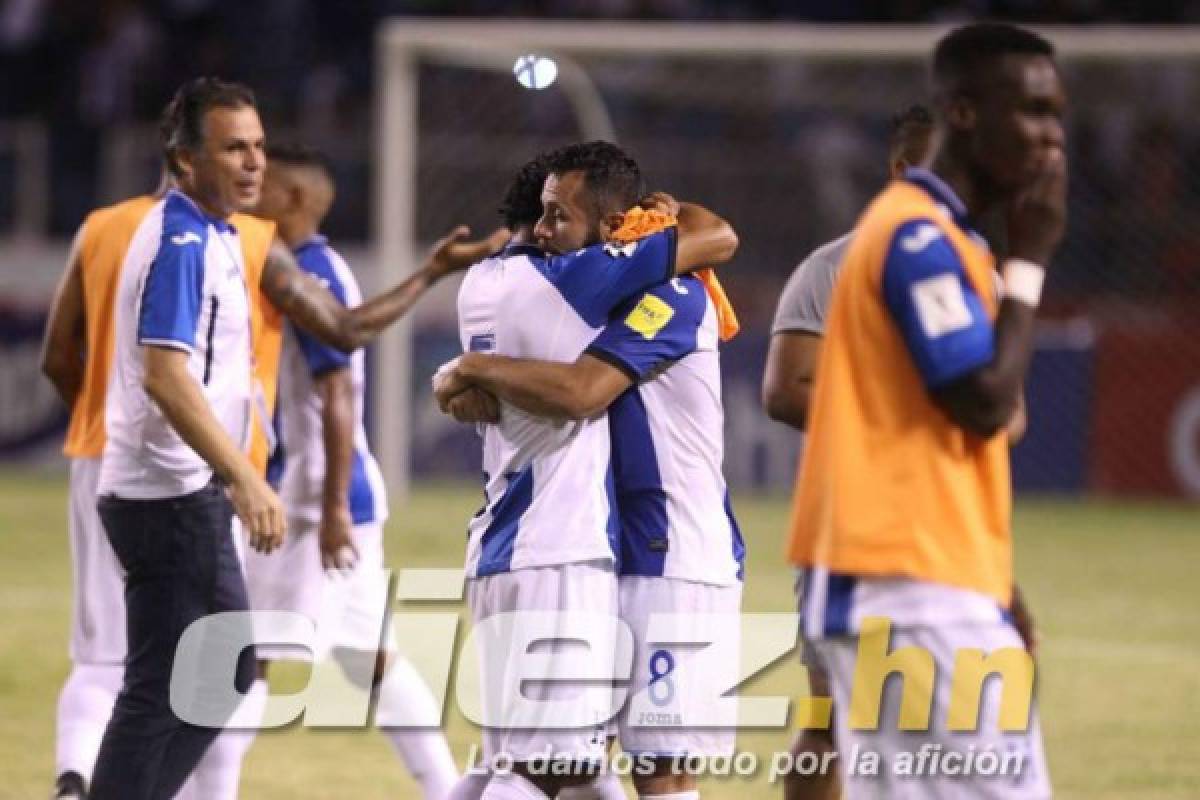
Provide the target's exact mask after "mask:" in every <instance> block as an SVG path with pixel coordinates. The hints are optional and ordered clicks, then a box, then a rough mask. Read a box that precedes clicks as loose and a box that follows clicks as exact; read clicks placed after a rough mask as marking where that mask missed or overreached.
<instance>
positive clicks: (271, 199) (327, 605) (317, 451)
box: [246, 146, 458, 800]
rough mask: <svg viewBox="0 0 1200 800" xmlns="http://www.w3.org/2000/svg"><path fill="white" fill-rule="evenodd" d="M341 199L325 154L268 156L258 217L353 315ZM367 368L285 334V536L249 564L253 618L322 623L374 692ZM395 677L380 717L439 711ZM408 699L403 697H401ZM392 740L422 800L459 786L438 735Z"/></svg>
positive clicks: (291, 150)
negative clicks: (324, 226) (263, 615)
mask: <svg viewBox="0 0 1200 800" xmlns="http://www.w3.org/2000/svg"><path fill="white" fill-rule="evenodd" d="M334 191H335V189H334V183H333V177H332V175H331V174H330V172H329V169H328V166H327V165H326V163H325V161H324V160H323V159H322V158H321V156H320V155H319V154H317V153H315V152H314V151H311V150H308V149H306V148H302V147H296V146H282V147H272V148H270V149H269V151H268V168H267V177H266V180H265V182H264V185H263V194H262V201H261V202H260V204H259V206H258V213H259V214H261V215H262V216H264V217H266V218H267V219H270V220H272V221H274V222H275V223H276V224H277V226H278V230H279V236H280V238H281V239H282V240H283V241H284V242H286V243H287V245H288V246H289V247H290V248H292V251H293V252H294V253H295V256H296V260H297V261H298V262H299V264H300V266H301V268H302V269H304V270H305V271H307V272H308V273H309V274H311V275H313V276H315V277H316V278H318V279H319V280H321V281H322V283H324V284H325V285H327V286H328V288H329V289H330V291H332V292H333V294H334V296H335V297H337V298H338V299H339V300H341V301H342V302H343V303H345V304H346V305H347V306H350V307H353V306H356V305H358V304H359V303H360V302H361V301H362V297H361V294H360V292H359V288H358V284H357V282H356V281H355V278H354V275H353V273H352V272H351V271H350V268H349V267H348V266H347V265H346V262H345V261H344V260H343V259H342V258H341V256H340V255H339V254H338V253H337V252H336V251H334V250H333V248H331V247H330V246H329V244H328V243H327V242H326V240H325V238H324V237H322V236H321V235H320V233H319V229H320V223H321V221H322V220H323V219H324V218H325V216H326V214H327V213H328V212H329V209H330V207H331V206H332V203H333V199H334ZM441 266H442V265H441V264H439V267H441ZM363 361H364V356H363V354H362V353H361V352H357V353H354V354H353V355H349V356H348V355H346V354H345V353H343V352H341V351H340V350H337V349H336V348H333V347H330V346H328V345H326V344H323V343H321V342H320V341H318V340H317V339H315V338H314V337H312V336H311V335H310V334H308V333H306V332H304V331H303V330H300V329H298V328H296V327H295V326H294V325H291V326H289V327H288V331H287V336H286V339H285V340H284V349H283V359H282V369H281V370H280V374H279V382H280V400H279V404H278V409H279V410H278V425H279V430H280V433H281V441H280V445H281V446H280V448H279V450H278V451H277V452H278V453H279V455H280V456H281V458H280V459H279V460H278V462H279V464H278V465H279V466H280V467H281V469H282V472H281V474H282V481H281V484H280V496H281V497H282V499H283V502H284V507H285V509H286V511H287V516H288V531H289V537H288V539H287V541H286V542H285V543H284V545H283V548H282V549H281V551H280V552H278V553H273V554H271V555H263V554H260V553H253V552H251V553H247V555H246V584H247V587H248V589H249V594H250V604H251V607H253V608H254V609H256V610H258V609H263V610H283V611H299V612H302V613H304V614H307V615H308V616H309V617H310V618H311V619H312V620H313V621H314V623H316V624H317V633H318V636H323V639H322V641H321V642H319V644H318V647H317V653H316V657H318V658H321V657H324V655H325V654H326V653H327V651H328V650H330V649H332V654H333V656H334V658H335V659H336V660H338V661H339V663H341V664H342V665H343V666H344V667H345V668H346V671H347V675H348V677H349V678H350V679H351V680H354V679H355V676H356V675H358V674H361V673H363V672H364V670H363V669H362V665H363V664H366V663H372V664H375V666H374V667H372V668H369V669H366V670H365V673H366V676H367V678H368V681H369V680H370V676H371V675H372V671H373V672H374V680H375V682H376V683H378V681H379V680H380V679H382V676H383V671H384V669H385V664H384V655H385V654H384V653H383V652H380V653H378V663H377V664H376V663H375V662H376V657H377V652H376V651H377V650H379V643H380V633H381V631H380V625H379V622H380V615H381V613H382V611H383V609H386V608H387V606H388V585H387V577H386V573H385V572H384V561H383V524H384V521H385V520H386V518H387V498H386V494H385V491H386V490H385V487H384V484H383V478H382V475H381V474H380V472H379V467H378V466H377V464H376V463H375V459H374V457H373V456H372V455H371V452H370V449H369V447H368V445H367V435H366V430H365V428H364V427H363V402H364V390H365V375H364V368H363ZM273 466H276V463H275V462H274V461H273ZM389 644H390V645H391V646H392V647H394V644H393V643H390V641H389ZM258 652H259V657H260V658H261V659H263V660H264V662H265V661H266V660H268V659H280V658H295V656H294V655H291V654H290V653H289V652H288V651H287V650H283V651H277V650H276V649H273V648H271V647H270V646H260V647H259V648H258ZM263 666H264V670H260V674H262V672H264V671H265V664H264V665H263ZM388 668H389V669H390V670H392V671H393V674H392V676H391V678H390V679H389V682H388V689H389V696H388V697H384V698H381V706H382V704H384V703H391V704H399V705H401V706H402V707H404V708H405V709H407V710H409V711H412V710H413V709H415V708H418V707H419V708H422V709H429V708H433V705H434V703H433V698H432V695H431V694H430V692H429V690H428V688H426V686H425V685H424V684H423V683H422V682H421V679H420V677H419V676H418V675H417V673H416V672H415V670H413V669H412V667H411V665H410V664H409V663H408V662H407V661H406V660H405V659H403V658H400V659H394V663H393V664H391V666H390V667H388ZM398 677H402V678H403V680H399V679H398ZM364 688H369V684H368V686H367V687H364ZM400 690H403V696H400V695H398V694H396V692H399V691H400ZM381 710H384V709H382V708H381ZM384 732H385V734H386V735H387V737H388V739H389V741H390V742H391V743H392V745H393V746H394V747H395V748H396V750H397V752H398V753H399V754H400V756H401V758H402V759H403V760H404V762H405V764H406V766H407V767H408V770H409V772H411V773H412V774H413V776H414V777H415V778H416V779H417V780H418V782H419V783H420V784H421V786H422V789H423V791H424V796H425V797H426V798H431V799H432V800H440V798H442V797H444V796H445V794H446V793H447V792H448V791H449V789H450V788H451V787H452V786H453V784H454V783H455V782H456V781H457V780H458V770H457V769H456V768H455V765H454V761H453V759H452V757H451V755H450V750H449V748H448V747H447V745H446V740H445V737H444V736H443V735H442V733H441V732H440V731H423V730H418V729H385V731H384Z"/></svg>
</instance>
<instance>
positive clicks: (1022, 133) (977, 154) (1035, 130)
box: [971, 55, 1067, 192]
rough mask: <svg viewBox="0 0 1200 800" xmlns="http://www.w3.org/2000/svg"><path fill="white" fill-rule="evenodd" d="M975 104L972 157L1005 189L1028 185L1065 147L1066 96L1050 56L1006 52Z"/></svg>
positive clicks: (1011, 190)
mask: <svg viewBox="0 0 1200 800" xmlns="http://www.w3.org/2000/svg"><path fill="white" fill-rule="evenodd" d="M978 94H979V97H978V98H977V100H976V103H975V112H976V116H975V129H974V131H973V134H972V144H971V149H972V157H973V160H974V161H975V163H976V164H977V165H978V166H979V167H981V168H982V170H983V171H984V173H985V174H986V175H987V176H988V178H989V180H991V182H992V183H993V184H995V185H996V186H998V187H999V188H1001V189H1003V190H1005V191H1006V192H1016V191H1019V190H1020V189H1022V188H1024V187H1026V186H1028V185H1029V184H1030V182H1031V181H1033V179H1034V178H1036V177H1037V175H1038V174H1039V173H1040V172H1041V171H1042V170H1043V169H1044V168H1045V165H1046V163H1047V161H1048V159H1049V158H1050V156H1051V154H1052V153H1053V152H1055V151H1059V152H1061V151H1062V149H1063V142H1064V134H1063V125H1062V118H1063V112H1064V111H1065V109H1066V104H1067V97H1066V93H1065V91H1064V90H1063V86H1062V82H1061V81H1060V80H1059V77H1058V69H1057V68H1056V67H1055V65H1054V62H1053V61H1052V60H1051V59H1050V58H1048V57H1046V56H1018V55H1009V56H1005V57H1003V58H1002V59H1001V60H1000V61H999V63H998V68H997V69H996V70H995V72H994V75H993V77H992V78H991V79H990V83H988V84H986V85H985V86H984V87H982V88H981V90H980V91H979V93H978Z"/></svg>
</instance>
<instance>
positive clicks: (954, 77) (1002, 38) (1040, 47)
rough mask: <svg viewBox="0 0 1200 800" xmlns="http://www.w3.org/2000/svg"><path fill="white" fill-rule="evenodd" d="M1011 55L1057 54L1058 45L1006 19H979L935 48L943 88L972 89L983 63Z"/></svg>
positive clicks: (936, 80)
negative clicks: (988, 20) (1011, 23)
mask: <svg viewBox="0 0 1200 800" xmlns="http://www.w3.org/2000/svg"><path fill="white" fill-rule="evenodd" d="M1007 55H1027V56H1046V57H1048V58H1053V57H1054V45H1053V44H1051V43H1050V42H1049V41H1048V40H1046V39H1044V38H1042V37H1041V36H1039V35H1038V34H1036V33H1034V32H1033V31H1030V30H1026V29H1025V28H1019V27H1017V26H1016V25H1008V24H1006V23H1003V22H978V23H975V24H972V25H964V26H963V27H961V28H956V29H954V30H952V31H950V32H949V33H948V34H946V35H945V36H943V37H942V39H941V41H939V42H938V44H937V47H936V48H935V49H934V51H933V79H934V83H935V84H936V86H937V89H938V91H939V92H942V93H958V92H963V91H970V90H971V89H973V88H974V82H975V80H976V79H977V77H978V73H979V70H980V68H981V67H984V66H986V65H988V64H989V63H992V62H994V61H996V60H997V59H999V58H1001V57H1003V56H1007Z"/></svg>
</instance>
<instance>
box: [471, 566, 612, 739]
mask: <svg viewBox="0 0 1200 800" xmlns="http://www.w3.org/2000/svg"><path fill="white" fill-rule="evenodd" d="M467 603H468V605H469V606H470V609H471V617H472V619H473V620H474V622H475V628H476V630H475V632H474V635H473V636H472V638H473V639H474V640H475V642H476V644H477V647H478V657H479V664H480V677H481V678H482V694H483V698H482V702H483V706H484V708H485V709H488V708H490V709H497V710H501V715H500V718H504V719H509V718H510V717H508V716H504V715H503V711H504V710H507V709H510V708H512V706H513V697H514V692H515V693H516V694H520V695H523V696H524V698H527V699H529V700H534V701H541V702H544V703H559V704H569V705H570V706H571V708H572V714H573V717H572V719H584V720H587V722H586V724H582V725H580V726H578V727H562V725H563V724H564V723H563V718H562V717H561V716H557V715H558V714H559V713H560V712H558V711H556V710H554V709H547V710H545V711H544V712H542V713H541V716H540V717H539V716H538V715H537V714H535V715H534V716H533V717H524V718H523V723H527V724H522V725H520V726H513V727H501V726H497V727H489V726H484V729H483V749H484V755H485V756H486V757H487V758H488V759H489V761H491V760H492V759H495V758H497V757H502V756H507V757H511V758H512V759H513V760H515V761H525V760H529V759H531V758H534V757H547V756H552V757H554V758H557V759H570V760H573V761H580V762H597V761H600V760H601V759H603V758H604V754H605V752H606V750H607V736H606V723H607V722H608V720H609V719H611V718H612V716H613V713H614V712H615V710H616V709H615V707H614V705H615V704H614V703H613V702H612V698H613V692H612V687H611V686H610V685H605V686H598V685H596V684H594V683H593V684H589V685H588V686H587V687H586V688H585V687H581V686H579V685H574V686H572V685H570V684H568V683H548V682H545V681H541V682H538V681H536V680H529V679H528V678H527V679H526V680H524V681H520V680H519V679H518V678H517V677H516V676H517V675H518V674H520V675H528V673H529V670H528V669H525V667H524V666H522V667H521V668H520V670H518V667H517V665H518V663H520V662H521V661H523V660H524V659H525V658H526V653H525V650H524V648H523V647H513V646H511V645H512V643H513V640H512V639H511V638H510V639H508V640H507V641H505V640H504V639H503V638H502V637H494V638H491V639H489V638H488V637H487V636H484V635H479V633H480V629H481V623H482V622H483V621H485V620H488V619H489V618H492V617H495V615H497V614H506V613H510V612H520V611H525V612H559V613H561V614H562V619H563V620H565V621H566V622H567V623H570V622H575V623H576V624H579V623H580V622H581V621H582V622H585V624H586V625H587V626H588V633H589V634H590V635H591V636H594V637H596V639H595V640H596V641H598V642H599V643H602V645H603V646H601V647H600V650H601V652H598V653H597V652H593V651H591V650H590V649H588V648H587V647H585V645H584V644H583V643H582V642H578V643H570V644H561V643H560V644H559V645H550V646H545V645H544V644H543V645H539V644H536V643H532V642H531V643H530V646H529V648H528V650H529V652H530V653H531V654H532V653H538V654H547V653H548V654H551V655H553V656H554V658H553V659H551V661H552V663H554V664H555V665H558V666H561V667H562V668H563V669H565V670H567V672H566V674H574V675H579V674H582V673H581V670H587V671H593V670H598V669H599V670H605V668H606V667H609V669H607V670H606V672H607V674H608V675H610V676H611V674H612V673H611V669H610V667H611V664H612V656H613V649H612V642H613V636H614V634H615V631H616V628H617V616H616V614H617V580H616V576H615V574H614V573H613V569H612V565H611V564H609V563H607V562H603V561H595V562H586V563H581V564H560V565H556V566H549V567H530V568H527V569H520V570H516V571H514V572H503V573H499V574H496V575H488V576H485V577H482V578H474V579H471V580H469V581H468V583H467ZM606 621H607V622H606ZM532 627H533V623H529V624H522V623H517V624H516V625H514V626H513V630H514V632H517V631H523V632H526V633H527V632H528V631H529V630H531V629H532ZM570 633H571V631H569V630H566V631H562V635H563V638H572V637H570ZM552 637H553V632H548V635H545V636H539V637H538V639H539V640H541V641H542V642H545V641H546V640H548V639H550V638H552ZM522 644H524V642H522ZM509 676H511V677H512V679H511V680H506V678H508V677H509ZM489 687H490V688H489ZM539 719H540V721H541V724H539Z"/></svg>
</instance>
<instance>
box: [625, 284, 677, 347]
mask: <svg viewBox="0 0 1200 800" xmlns="http://www.w3.org/2000/svg"><path fill="white" fill-rule="evenodd" d="M673 316H675V309H673V308H671V307H670V306H669V305H667V304H666V303H664V302H663V301H662V300H660V299H659V298H657V297H655V296H654V295H652V294H647V295H644V296H643V297H642V299H641V300H640V301H639V302H638V304H637V308H635V309H633V311H631V312H629V316H628V317H626V318H625V324H626V325H628V326H629V327H630V328H631V329H632V330H635V331H637V332H638V333H640V334H641V335H642V336H643V337H645V338H646V339H653V338H654V337H655V336H657V335H658V332H659V331H661V330H662V329H663V328H665V327H666V326H667V323H668V322H670V321H671V317H673Z"/></svg>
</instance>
